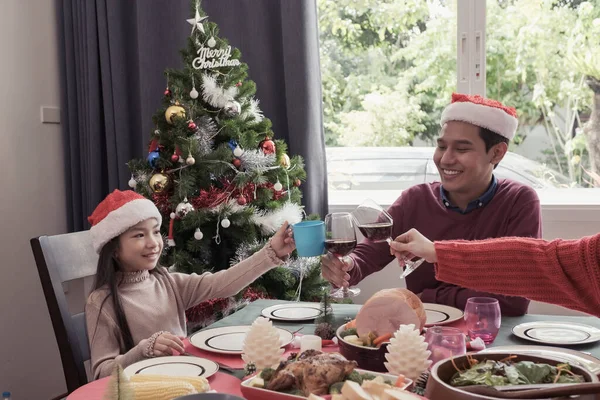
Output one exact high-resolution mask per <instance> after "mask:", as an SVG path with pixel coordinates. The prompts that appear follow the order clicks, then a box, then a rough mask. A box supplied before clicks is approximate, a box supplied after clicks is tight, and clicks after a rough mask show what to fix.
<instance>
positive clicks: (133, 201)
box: [88, 189, 162, 254]
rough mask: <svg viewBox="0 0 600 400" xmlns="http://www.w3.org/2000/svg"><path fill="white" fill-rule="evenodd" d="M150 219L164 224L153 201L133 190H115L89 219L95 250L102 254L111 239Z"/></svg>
mask: <svg viewBox="0 0 600 400" xmlns="http://www.w3.org/2000/svg"><path fill="white" fill-rule="evenodd" d="M149 218H156V220H157V221H158V224H159V225H160V224H161V223H162V216H161V215H160V212H159V211H158V208H156V206H155V205H154V203H153V202H152V201H150V200H148V199H147V198H145V197H144V196H142V195H140V194H137V193H136V192H134V191H132V190H125V191H123V192H122V191H120V190H118V189H115V191H114V192H112V193H111V194H109V195H108V196H106V198H105V199H104V200H102V201H101V202H100V204H98V206H97V207H96V209H95V210H94V212H93V213H92V215H90V216H89V217H88V221H89V223H90V224H92V227H91V228H90V233H91V234H92V242H93V244H94V250H96V253H98V254H100V250H102V247H103V246H104V245H105V244H106V243H108V242H109V241H110V240H111V239H113V238H115V237H117V236H119V235H120V234H121V233H123V232H125V231H126V230H127V229H129V228H131V227H132V226H134V225H137V224H138V223H140V222H142V221H145V220H147V219H149Z"/></svg>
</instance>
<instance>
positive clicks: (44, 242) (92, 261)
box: [31, 231, 98, 393]
mask: <svg viewBox="0 0 600 400" xmlns="http://www.w3.org/2000/svg"><path fill="white" fill-rule="evenodd" d="M31 248H32V250H33V255H34V257H35V263H36V265H37V269H38V273H39V275H40V281H41V283H42V289H43V290H44V296H45V297H46V304H47V305H48V312H49V313H50V319H51V321H52V327H53V328H54V334H55V335H56V342H57V344H58V350H59V352H60V358H61V361H62V366H63V371H64V374H65V380H66V384H67V390H68V393H71V392H72V391H74V390H75V389H77V388H78V387H80V386H82V385H85V384H86V383H87V382H88V379H87V375H86V369H85V365H84V362H85V361H87V360H89V359H90V349H89V344H88V338H87V331H86V326H85V314H84V312H78V313H75V314H72V313H71V311H70V308H69V302H68V301H67V297H66V296H65V288H64V286H63V285H64V284H66V285H69V286H67V287H74V286H73V284H72V283H71V282H72V281H79V282H78V283H83V279H84V278H86V277H89V276H93V275H95V274H96V267H97V262H98V255H97V254H96V252H95V251H94V248H93V246H92V238H91V235H90V233H89V231H81V232H75V233H67V234H62V235H54V236H40V237H36V238H33V239H31ZM82 287H85V286H84V285H83V286H82ZM84 292H85V290H84ZM83 294H84V298H83V299H81V300H82V301H81V304H82V307H81V310H83V305H84V304H85V299H86V298H87V295H88V293H83ZM77 300H78V301H79V300H80V299H79V298H78V299H77Z"/></svg>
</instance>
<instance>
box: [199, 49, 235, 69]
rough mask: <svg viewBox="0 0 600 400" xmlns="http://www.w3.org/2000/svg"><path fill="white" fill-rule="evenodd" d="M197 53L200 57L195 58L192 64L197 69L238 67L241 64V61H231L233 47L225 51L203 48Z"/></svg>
mask: <svg viewBox="0 0 600 400" xmlns="http://www.w3.org/2000/svg"><path fill="white" fill-rule="evenodd" d="M197 53H198V57H196V58H194V61H193V62H192V66H193V67H194V68H195V69H208V68H219V67H237V66H239V65H240V64H241V63H240V60H230V59H229V58H230V57H231V46H227V48H225V49H210V48H208V47H201V48H199V49H198V52H197Z"/></svg>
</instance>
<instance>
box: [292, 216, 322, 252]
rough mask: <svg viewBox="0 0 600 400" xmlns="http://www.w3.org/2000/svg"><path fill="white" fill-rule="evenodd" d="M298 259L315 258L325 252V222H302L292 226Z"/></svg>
mask: <svg viewBox="0 0 600 400" xmlns="http://www.w3.org/2000/svg"><path fill="white" fill-rule="evenodd" d="M292 230H293V231H294V241H295V242H296V250H297V251H298V255H299V256H300V257H316V256H320V255H321V254H323V251H324V250H325V222H323V221H302V222H298V223H297V224H294V225H292Z"/></svg>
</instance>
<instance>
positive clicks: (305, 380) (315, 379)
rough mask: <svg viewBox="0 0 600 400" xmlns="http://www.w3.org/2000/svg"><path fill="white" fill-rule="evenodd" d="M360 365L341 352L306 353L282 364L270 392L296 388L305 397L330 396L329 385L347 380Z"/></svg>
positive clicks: (314, 351) (311, 351)
mask: <svg viewBox="0 0 600 400" xmlns="http://www.w3.org/2000/svg"><path fill="white" fill-rule="evenodd" d="M356 366H357V363H356V361H348V360H346V359H345V358H344V357H343V356H342V355H340V354H337V353H323V352H320V351H317V350H306V351H305V352H303V353H301V354H300V356H298V359H297V360H296V361H287V362H282V363H281V364H279V367H278V368H277V369H276V370H275V373H274V375H273V377H272V378H271V380H270V381H269V384H268V385H267V389H269V390H275V391H283V390H289V389H293V388H296V389H299V390H301V391H302V392H303V393H304V395H305V396H308V395H310V394H311V393H313V394H316V395H323V394H327V393H328V391H329V386H331V385H332V384H333V383H336V382H339V381H341V380H343V379H344V378H345V377H346V376H347V375H349V374H350V373H351V372H352V371H354V368H356Z"/></svg>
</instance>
